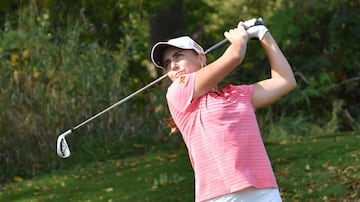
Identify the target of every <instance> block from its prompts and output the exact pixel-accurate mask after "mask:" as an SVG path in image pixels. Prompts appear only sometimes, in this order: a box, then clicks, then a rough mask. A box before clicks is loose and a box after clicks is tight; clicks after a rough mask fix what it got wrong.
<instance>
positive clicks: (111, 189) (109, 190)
mask: <svg viewBox="0 0 360 202" xmlns="http://www.w3.org/2000/svg"><path fill="white" fill-rule="evenodd" d="M103 191H104V192H112V191H114V188H112V187H109V188H106V189H103Z"/></svg>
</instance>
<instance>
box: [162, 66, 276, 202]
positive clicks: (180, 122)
mask: <svg viewBox="0 0 360 202" xmlns="http://www.w3.org/2000/svg"><path fill="white" fill-rule="evenodd" d="M195 76H196V73H191V74H186V75H183V76H180V77H179V78H178V79H176V80H175V81H174V82H173V83H172V84H171V85H170V87H169V88H168V91H167V94H166V98H167V102H168V107H169V110H170V113H171V115H172V117H173V119H174V121H175V123H176V125H177V127H178V128H179V130H180V132H181V134H182V136H183V139H184V142H185V144H186V146H187V149H188V153H189V158H190V161H191V164H192V167H193V170H194V174H195V201H205V200H208V199H211V198H214V197H217V196H221V195H224V194H229V193H232V192H235V191H239V190H242V189H244V188H247V187H255V188H259V189H261V188H278V185H277V182H276V179H275V176H274V172H273V170H272V167H271V164H270V160H269V158H268V155H267V153H266V151H265V147H264V144H263V141H262V138H261V135H260V131H259V127H258V124H257V120H256V115H255V109H254V107H253V106H252V103H251V96H252V93H253V86H252V85H241V86H234V85H229V86H227V87H225V88H223V89H221V90H219V91H216V92H215V91H214V92H209V93H207V94H205V95H203V96H202V97H200V98H198V99H195V100H192V95H193V93H194V90H193V89H194V83H195V82H194V81H195Z"/></svg>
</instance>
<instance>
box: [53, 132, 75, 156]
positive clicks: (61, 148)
mask: <svg viewBox="0 0 360 202" xmlns="http://www.w3.org/2000/svg"><path fill="white" fill-rule="evenodd" d="M70 133H72V131H71V129H70V130H67V131H66V132H64V133H63V134H61V135H59V137H58V139H57V142H56V151H57V155H58V156H59V157H61V158H68V157H69V156H70V154H71V153H70V148H69V145H68V144H67V142H66V139H65V137H66V136H67V135H69V134H70Z"/></svg>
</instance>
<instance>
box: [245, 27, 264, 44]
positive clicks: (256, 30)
mask: <svg viewBox="0 0 360 202" xmlns="http://www.w3.org/2000/svg"><path fill="white" fill-rule="evenodd" d="M246 31H247V33H248V34H249V38H250V39H259V40H262V39H263V38H264V35H265V33H266V32H268V31H269V30H268V29H267V28H266V27H265V26H264V25H256V26H252V27H250V28H249V29H247V30H246Z"/></svg>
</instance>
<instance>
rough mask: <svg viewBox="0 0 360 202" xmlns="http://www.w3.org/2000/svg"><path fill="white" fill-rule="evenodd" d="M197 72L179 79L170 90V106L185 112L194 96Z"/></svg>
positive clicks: (168, 96) (168, 100)
mask: <svg viewBox="0 0 360 202" xmlns="http://www.w3.org/2000/svg"><path fill="white" fill-rule="evenodd" d="M195 76H196V74H195V72H194V73H191V74H184V75H181V76H180V77H178V78H177V79H176V80H175V81H173V83H172V84H171V85H170V87H169V88H168V91H167V94H166V99H167V102H168V104H169V105H171V106H172V107H174V108H176V109H177V110H178V111H180V112H184V111H185V110H186V109H187V108H188V107H189V105H190V104H191V101H192V98H193V95H194V85H195Z"/></svg>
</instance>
